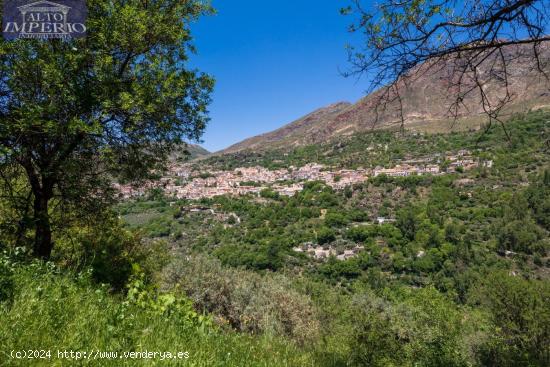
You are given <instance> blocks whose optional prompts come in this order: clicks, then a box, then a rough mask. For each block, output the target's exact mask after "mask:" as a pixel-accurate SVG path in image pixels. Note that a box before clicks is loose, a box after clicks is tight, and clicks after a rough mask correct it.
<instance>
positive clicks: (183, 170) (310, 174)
mask: <svg viewBox="0 0 550 367" xmlns="http://www.w3.org/2000/svg"><path fill="white" fill-rule="evenodd" d="M480 165H482V166H485V167H487V168H490V167H492V165H493V162H492V161H491V160H486V161H485V160H480V159H478V158H476V157H475V156H474V155H473V153H472V152H470V151H469V150H460V151H458V152H447V153H446V154H444V155H442V154H433V155H430V156H427V157H421V158H417V159H408V160H401V161H398V162H396V164H395V165H394V166H393V167H389V168H386V167H379V166H378V167H375V168H372V169H365V168H358V169H354V170H352V169H338V170H332V169H331V168H330V167H326V166H324V165H322V164H318V163H309V164H306V165H304V166H302V167H294V166H290V167H289V168H287V169H285V168H282V169H277V170H269V169H266V168H264V167H260V166H256V167H239V168H235V169H234V170H233V171H217V170H209V169H205V170H204V171H201V172H198V171H195V170H193V169H192V166H191V165H190V164H187V163H184V164H180V163H174V164H172V165H170V166H169V168H168V172H167V174H166V175H165V176H164V177H162V178H161V179H160V180H159V181H158V182H156V183H153V182H151V183H148V184H145V185H143V186H141V187H137V188H136V187H132V186H129V185H116V188H117V189H118V190H119V191H120V195H121V197H123V198H125V199H128V198H134V197H140V196H143V195H145V194H146V193H147V192H148V191H150V190H151V189H155V188H160V189H161V190H162V191H163V192H164V194H165V195H166V196H169V197H174V198H177V199H188V200H199V199H202V198H213V197H216V196H223V195H230V196H239V195H248V194H252V195H260V193H261V192H262V191H263V190H266V189H270V190H273V191H274V192H276V193H278V194H279V195H283V196H293V195H294V194H295V193H297V192H299V191H302V190H303V187H304V186H303V184H304V182H308V181H323V182H325V183H326V184H327V185H328V186H330V187H332V188H333V189H335V190H343V189H344V188H346V187H347V186H350V185H353V184H358V183H362V182H365V181H367V180H368V179H369V177H378V176H381V175H386V176H389V177H408V176H413V175H427V174H430V175H442V174H448V173H454V172H456V171H459V170H462V171H464V170H470V169H473V168H476V167H478V166H480Z"/></svg>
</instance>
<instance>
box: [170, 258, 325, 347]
mask: <svg viewBox="0 0 550 367" xmlns="http://www.w3.org/2000/svg"><path fill="white" fill-rule="evenodd" d="M164 288H165V289H173V288H175V289H180V290H181V291H183V292H185V294H186V295H187V296H188V297H189V298H191V300H193V302H194V304H195V307H197V309H198V310H200V311H203V312H209V313H212V314H213V315H215V316H216V317H217V322H218V323H219V324H222V325H224V324H225V325H229V326H231V327H233V328H235V329H237V330H239V331H246V332H249V333H254V334H271V335H283V336H288V337H291V338H292V339H294V340H295V341H297V342H298V343H302V344H304V343H307V342H309V341H311V340H314V339H315V337H316V336H317V335H318V332H319V322H318V320H317V317H316V313H315V311H314V309H313V306H312V305H311V303H310V301H309V299H308V298H307V297H305V296H303V295H301V294H299V293H297V292H296V291H293V290H292V285H291V284H290V282H289V280H288V279H287V278H285V277H284V276H281V275H271V274H270V275H264V276H262V275H259V274H256V273H252V272H248V271H244V270H237V269H230V268H223V267H222V266H221V264H220V263H219V262H218V261H217V260H213V259H209V258H206V257H201V256H199V257H192V258H190V259H189V260H182V259H179V260H176V261H174V262H173V263H171V264H170V265H169V266H168V267H167V269H166V270H165V272H164Z"/></svg>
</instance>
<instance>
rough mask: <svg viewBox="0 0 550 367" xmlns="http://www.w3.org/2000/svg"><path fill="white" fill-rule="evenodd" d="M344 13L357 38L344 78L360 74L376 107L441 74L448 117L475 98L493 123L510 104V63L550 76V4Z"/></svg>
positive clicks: (403, 4)
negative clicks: (373, 95) (374, 93)
mask: <svg viewBox="0 0 550 367" xmlns="http://www.w3.org/2000/svg"><path fill="white" fill-rule="evenodd" d="M343 13H344V14H348V15H352V16H354V17H355V21H354V23H353V25H352V26H351V27H350V30H351V32H353V33H358V34H360V36H359V39H360V41H358V42H357V44H355V45H352V46H350V47H349V58H350V61H351V65H352V67H351V69H350V70H349V72H348V73H347V74H348V75H358V74H359V75H362V74H366V75H367V77H368V78H369V80H370V89H369V92H372V91H373V90H375V89H379V88H381V89H380V90H379V93H377V97H378V104H377V106H376V108H377V109H384V108H385V107H386V106H388V104H397V105H401V97H400V96H401V93H402V90H403V88H406V87H407V85H409V84H410V83H413V82H414V81H415V80H416V79H417V78H419V77H422V76H423V75H427V74H432V75H433V74H438V73H440V74H441V75H445V76H446V84H447V86H448V94H449V96H450V97H451V98H450V99H449V101H450V103H449V106H447V107H448V111H449V115H450V116H452V117H455V118H456V117H458V115H459V110H460V109H461V107H463V106H464V101H465V100H466V99H468V98H475V99H477V103H478V104H479V105H481V107H482V110H483V112H485V113H486V114H487V115H488V116H489V118H490V121H494V120H497V121H499V115H500V113H501V111H502V110H503V108H504V107H505V106H506V105H507V104H509V103H510V102H511V101H512V100H513V99H514V93H515V91H514V90H513V89H514V88H513V87H512V86H511V82H510V80H511V75H512V70H510V69H511V65H522V68H523V69H522V71H521V72H522V73H531V74H532V73H535V74H538V75H539V76H540V77H541V78H544V79H546V80H547V81H548V79H549V78H548V75H547V72H548V67H549V65H548V64H549V60H548V55H549V53H548V50H549V48H550V47H549V46H550V35H549V34H548V33H549V32H548V31H549V22H548V17H549V16H550V1H548V0H382V1H380V2H379V3H377V5H373V4H372V2H370V1H363V0H353V1H352V5H351V6H349V7H348V8H345V9H343ZM495 90H498V93H493V92H494V91H495ZM401 119H402V123H403V122H404V121H403V115H402V114H401Z"/></svg>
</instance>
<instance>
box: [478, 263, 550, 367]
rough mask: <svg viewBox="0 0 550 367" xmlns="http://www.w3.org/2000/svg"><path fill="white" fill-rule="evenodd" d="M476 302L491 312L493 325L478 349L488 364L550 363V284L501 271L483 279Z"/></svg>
mask: <svg viewBox="0 0 550 367" xmlns="http://www.w3.org/2000/svg"><path fill="white" fill-rule="evenodd" d="M477 292H478V293H474V296H473V299H476V296H477V297H478V298H477V299H478V302H480V303H481V305H483V306H485V307H486V308H487V309H488V310H489V312H490V315H491V320H492V322H493V325H494V328H493V330H492V333H491V338H490V340H489V341H488V342H487V343H486V345H485V347H484V348H483V349H482V351H481V354H482V356H481V358H482V360H483V362H484V364H485V365H489V366H548V365H549V364H550V309H549V308H548V302H549V301H550V285H549V283H548V282H547V281H536V280H525V279H523V278H521V277H516V276H510V275H508V274H506V273H504V272H496V273H493V274H491V275H490V276H489V277H487V278H486V280H484V284H483V286H482V287H479V290H478V291H477Z"/></svg>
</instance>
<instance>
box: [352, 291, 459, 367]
mask: <svg viewBox="0 0 550 367" xmlns="http://www.w3.org/2000/svg"><path fill="white" fill-rule="evenodd" d="M354 315H355V316H354V317H355V320H354V334H353V345H352V350H353V352H352V361H353V363H354V365H358V366H369V367H376V366H467V365H469V360H468V359H469V358H468V355H467V353H466V351H464V350H462V349H461V341H462V340H461V339H462V337H463V335H462V329H463V328H464V325H463V324H462V315H461V313H460V312H459V311H458V310H457V309H456V307H455V306H454V305H453V304H452V302H450V301H448V300H447V299H446V298H445V297H444V296H443V295H441V294H440V293H439V292H437V291H436V290H435V289H433V288H427V289H421V290H418V291H415V292H412V294H409V295H407V296H406V297H405V298H404V299H403V300H401V301H393V302H391V301H389V300H386V299H382V298H379V297H377V296H375V295H374V294H372V293H370V292H369V293H367V294H364V295H362V296H357V297H356V299H355V306H354Z"/></svg>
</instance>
